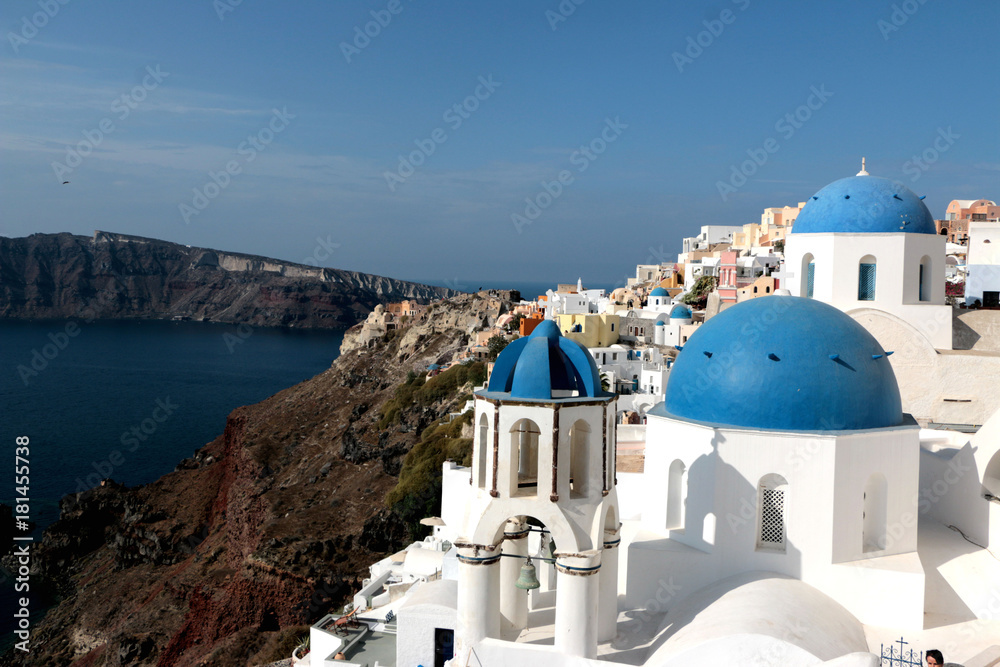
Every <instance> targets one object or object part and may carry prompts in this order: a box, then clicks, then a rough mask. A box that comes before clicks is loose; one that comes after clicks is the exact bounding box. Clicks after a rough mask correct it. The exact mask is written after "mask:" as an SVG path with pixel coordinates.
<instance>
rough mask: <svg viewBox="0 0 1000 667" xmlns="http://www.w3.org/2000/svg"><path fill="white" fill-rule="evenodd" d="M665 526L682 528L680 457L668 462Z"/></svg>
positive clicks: (682, 478)
mask: <svg viewBox="0 0 1000 667" xmlns="http://www.w3.org/2000/svg"><path fill="white" fill-rule="evenodd" d="M650 389H652V386H650ZM667 528H668V529H670V530H682V529H683V528H684V462H683V461H681V460H680V459H675V460H674V462H673V463H671V464H670V472H669V475H668V477H667Z"/></svg>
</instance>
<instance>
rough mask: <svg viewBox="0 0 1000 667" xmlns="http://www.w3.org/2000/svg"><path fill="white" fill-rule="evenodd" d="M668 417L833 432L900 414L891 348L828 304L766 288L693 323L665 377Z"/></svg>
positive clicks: (888, 422) (876, 424)
mask: <svg viewBox="0 0 1000 667" xmlns="http://www.w3.org/2000/svg"><path fill="white" fill-rule="evenodd" d="M664 410H665V412H666V413H667V415H668V416H673V417H679V418H682V419H689V420H692V421H699V422H710V423H715V424H726V425H730V426H737V427H746V428H755V429H773V430H781V431H838V430H853V429H868V428H883V427H886V426H897V425H899V424H901V423H902V421H903V410H902V404H901V401H900V397H899V386H898V385H897V384H896V376H895V374H894V373H893V372H892V366H890V365H889V359H888V355H886V353H885V350H883V349H882V346H881V345H879V343H878V341H877V340H875V338H874V337H873V336H872V335H871V334H870V333H868V331H867V330H866V329H865V328H864V327H862V326H861V325H860V324H858V323H857V322H855V321H854V320H853V319H851V318H850V317H849V316H848V315H846V314H844V313H843V312H841V311H840V310H838V309H837V308H834V307H833V306H830V305H827V304H825V303H822V302H821V301H816V300H814V299H806V298H800V297H794V296H765V297H760V298H757V299H749V300H747V301H744V302H742V303H738V304H736V305H735V306H732V307H730V308H727V309H726V310H724V311H722V312H721V313H719V314H718V315H716V316H715V317H713V318H711V319H710V320H708V321H707V322H705V324H703V325H702V326H700V327H699V328H698V330H697V331H695V332H694V333H693V334H692V335H691V338H690V339H688V341H687V343H686V344H685V345H684V350H683V352H681V354H680V355H679V356H678V357H677V361H675V362H674V366H673V369H672V370H671V371H670V378H669V380H668V382H667V388H666V399H665V402H664Z"/></svg>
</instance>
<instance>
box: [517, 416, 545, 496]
mask: <svg viewBox="0 0 1000 667" xmlns="http://www.w3.org/2000/svg"><path fill="white" fill-rule="evenodd" d="M540 433H541V431H539V429H538V424H536V423H535V422H533V421H531V420H530V419H521V420H518V421H517V422H516V423H515V424H514V426H513V427H512V428H511V429H510V455H511V460H510V468H509V469H510V471H511V475H510V478H511V489H510V495H511V496H534V495H536V494H537V492H538V436H539V434H540ZM515 470H516V471H517V474H516V475H514V474H513V471H515Z"/></svg>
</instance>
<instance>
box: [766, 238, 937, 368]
mask: <svg viewBox="0 0 1000 667" xmlns="http://www.w3.org/2000/svg"><path fill="white" fill-rule="evenodd" d="M944 244H945V237H943V236H936V235H932V234H907V233H899V234H790V235H789V236H788V239H787V240H786V243H785V258H786V262H785V267H786V271H788V272H790V273H793V274H794V276H793V277H792V278H791V279H790V280H788V281H787V285H788V289H789V291H790V292H791V293H792V295H793V296H805V294H806V290H805V286H806V264H807V263H806V262H804V258H806V256H807V255H811V256H812V257H813V258H814V261H815V277H814V285H813V298H815V299H819V300H820V301H824V302H826V303H829V304H831V305H833V306H836V307H837V308H840V309H841V310H843V311H844V312H850V311H852V310H856V309H859V308H874V309H878V310H883V311H885V312H888V313H892V314H893V315H896V316H897V317H899V318H900V319H902V320H904V321H906V322H907V323H909V324H911V325H912V326H913V327H915V328H916V329H917V330H918V331H922V332H923V333H924V334H925V335H926V336H927V338H928V340H929V341H930V342H931V344H932V345H933V346H934V347H935V348H937V349H941V350H950V349H951V347H952V339H951V307H950V306H946V305H945V294H944V290H945V278H944V274H945V249H944ZM868 255H871V256H873V257H874V258H875V260H876V270H875V298H874V300H871V301H861V300H859V299H858V266H859V264H860V260H861V259H862V258H863V257H866V256H868ZM924 257H928V258H929V259H930V269H929V272H930V275H929V277H928V278H927V285H928V289H927V290H926V292H925V297H926V300H925V301H921V300H920V298H919V297H920V293H919V292H920V290H919V285H920V263H921V259H922V258H924ZM928 321H934V322H935V325H934V326H933V327H929V326H927V323H928Z"/></svg>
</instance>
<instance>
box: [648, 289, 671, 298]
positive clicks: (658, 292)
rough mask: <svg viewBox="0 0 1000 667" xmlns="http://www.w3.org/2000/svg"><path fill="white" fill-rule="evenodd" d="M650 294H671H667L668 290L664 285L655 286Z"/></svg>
mask: <svg viewBox="0 0 1000 667" xmlns="http://www.w3.org/2000/svg"><path fill="white" fill-rule="evenodd" d="M649 296H670V295H669V294H667V290H665V289H663V288H662V287H654V288H653V291H652V292H650V293H649Z"/></svg>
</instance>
